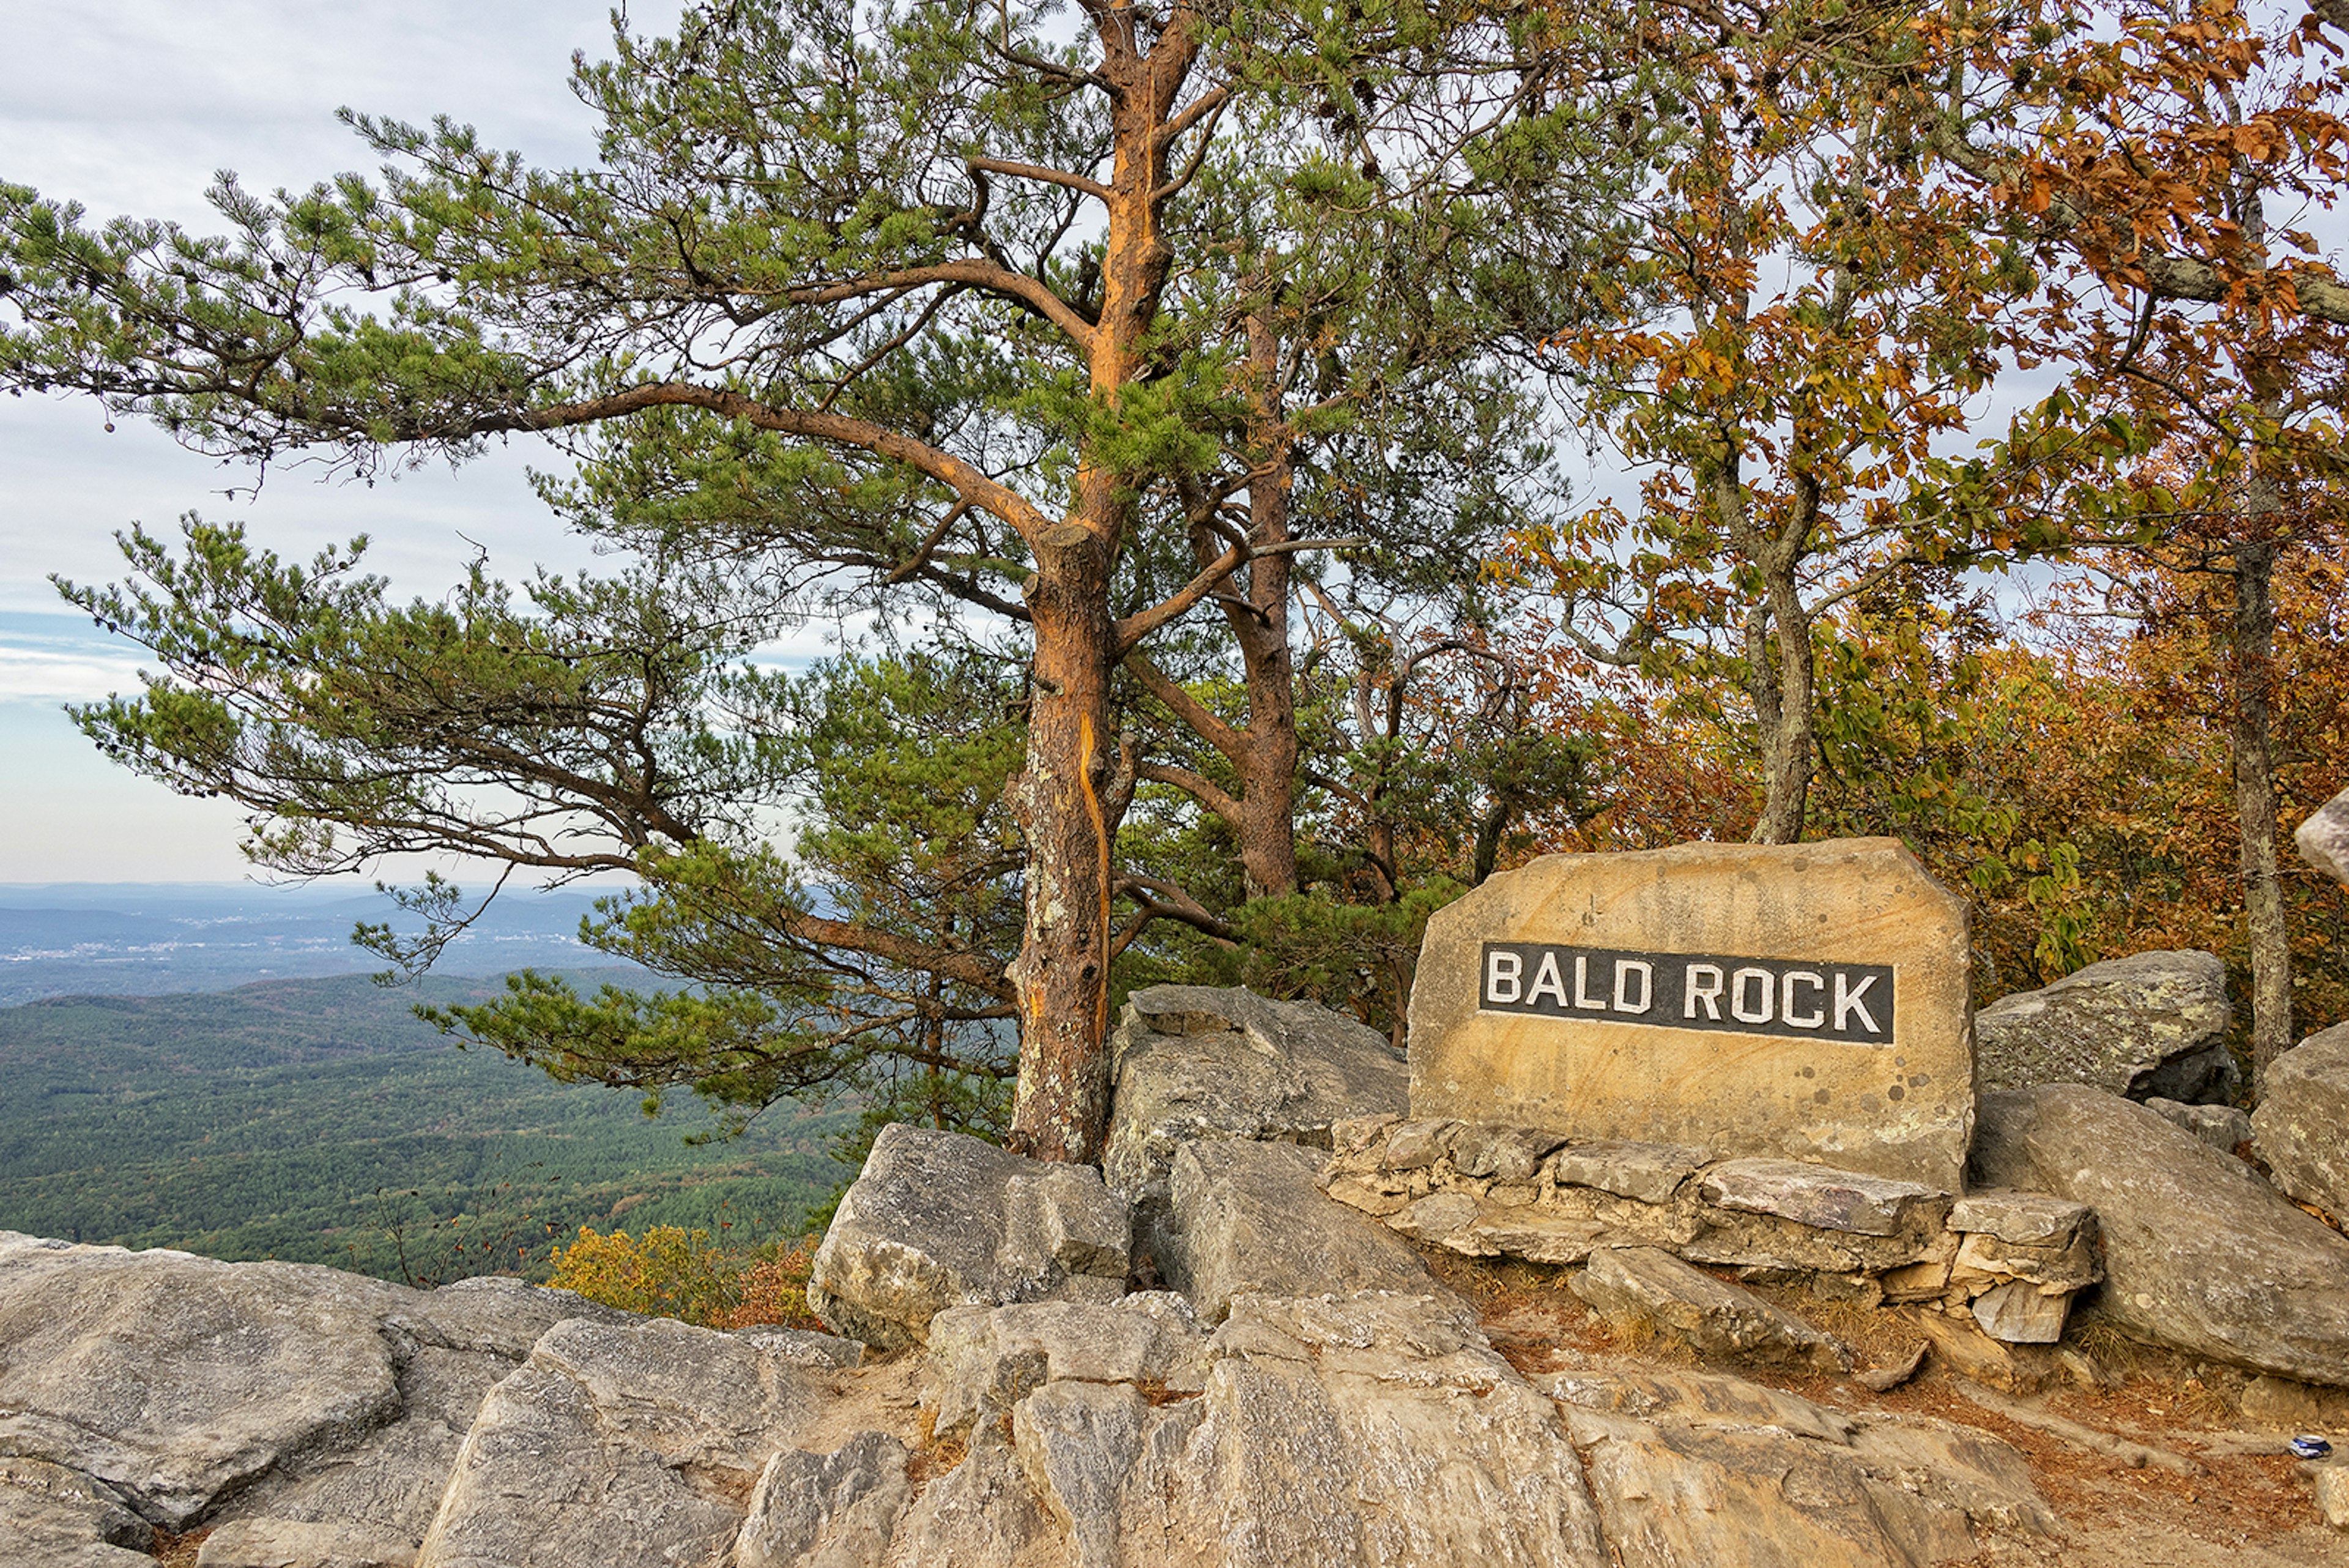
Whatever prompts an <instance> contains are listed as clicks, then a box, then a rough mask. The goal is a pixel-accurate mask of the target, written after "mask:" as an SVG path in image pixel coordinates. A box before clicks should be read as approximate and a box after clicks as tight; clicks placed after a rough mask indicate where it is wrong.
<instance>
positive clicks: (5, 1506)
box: [0, 1459, 155, 1568]
mask: <svg viewBox="0 0 2349 1568" xmlns="http://www.w3.org/2000/svg"><path fill="white" fill-rule="evenodd" d="M0 1543H5V1545H6V1547H7V1548H8V1549H9V1551H10V1552H12V1553H13V1555H10V1556H7V1557H5V1558H0V1561H5V1562H9V1563H24V1564H25V1565H26V1568H32V1565H33V1564H35V1563H39V1564H41V1565H42V1568H154V1562H155V1560H154V1558H153V1557H152V1556H150V1555H149V1553H150V1551H151V1550H152V1548H153V1547H154V1544H155V1532H154V1529H153V1527H151V1526H150V1525H149V1524H148V1522H147V1521H145V1520H143V1519H141V1518H140V1517H139V1515H138V1514H136V1513H134V1512H132V1511H131V1510H130V1507H129V1503H128V1502H127V1501H125V1500H124V1499H123V1497H122V1495H121V1494H120V1493H119V1492H117V1491H116V1490H114V1489H113V1488H111V1487H109V1486H108V1485H107V1484H106V1483H105V1482H103V1481H98V1480H92V1479H91V1478H89V1477H88V1476H86V1475H83V1474H82V1473H81V1472H80V1471H78V1470H70V1469H66V1468H65V1467H64V1466H62V1465H53V1464H50V1463H48V1462H47V1460H44V1459H0Z"/></svg>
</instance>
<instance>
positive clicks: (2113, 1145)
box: [1974, 1084, 2349, 1384]
mask: <svg viewBox="0 0 2349 1568" xmlns="http://www.w3.org/2000/svg"><path fill="white" fill-rule="evenodd" d="M1974 1158H1975V1165H1976V1168H1977V1170H1978V1172H1979V1174H1980V1175H1981V1177H1982V1179H1983V1181H1984V1182H1985V1183H1987V1184H1992V1185H2004V1186H2013V1187H2025V1188H2032V1189H2039V1190H2042V1191H2046V1192H2052V1193H2054V1194H2057V1195H2058V1196H2061V1197H2064V1198H2069V1199H2074V1200H2075V1201H2077V1202H2081V1203H2085V1204H2087V1205H2088V1206H2090V1207H2091V1208H2093V1209H2095V1211H2096V1219H2097V1223H2098V1225H2099V1227H2100V1228H2101V1230H2102V1232H2103V1236H2104V1249H2105V1254H2104V1266H2105V1284H2104V1288H2103V1289H2102V1291H2100V1292H2099V1293H2097V1295H2096V1296H2095V1303H2094V1310H2095V1313H2096V1314H2098V1315H2100V1316H2104V1317H2108V1318H2110V1319H2112V1320H2113V1321H2114V1322H2116V1323H2117V1324H2120V1325H2121V1326H2123V1327H2124V1328H2127V1329H2128V1330H2129V1331H2130V1332H2132V1333H2135V1334H2142V1335H2143V1336H2144V1337H2146V1338H2147V1339H2150V1340H2152V1341H2154V1342H2155V1343H2157V1344H2161V1345H2173V1346H2176V1347H2177V1348H2178V1349H2181V1350H2186V1351H2190V1352H2192V1353H2194V1354H2196V1355H2208V1356H2210V1357H2212V1358H2214V1359H2217V1360H2220V1361H2225V1362H2230V1363H2232V1364H2234V1365H2237V1366H2248V1367H2251V1368H2253V1369H2254V1370H2257V1371H2261V1372H2269V1373H2273V1374H2275V1375H2277V1376H2282V1377H2295V1378H2299V1379H2301V1380H2302V1381H2304V1382H2309V1383H2319V1384H2349V1239H2344V1238H2343V1237H2342V1236H2341V1235H2340V1234H2339V1233H2338V1232H2336V1231H2332V1230H2330V1229H2328V1228H2327V1227H2325V1226H2324V1225H2323V1224H2320V1223H2319V1222H2318V1221H2316V1220H2313V1219H2311V1218H2310V1217H2309V1216H2308V1215H2306V1214H2303V1213H2302V1212H2301V1211H2300V1210H2298V1209H2295V1208H2293V1207H2292V1204H2291V1202H2290V1201H2288V1200H2287V1199H2285V1198H2284V1197H2283V1196H2282V1194H2281V1193H2279V1192H2277V1191H2276V1189H2274V1188H2272V1187H2271V1186H2269V1185H2268V1184H2267V1183H2266V1182H2264V1181H2262V1180H2261V1179H2259V1177H2258V1176H2257V1175H2255V1174H2254V1173H2253V1172H2252V1171H2251V1168H2250V1167H2248V1166H2246V1165H2244V1164H2243V1163H2242V1161H2240V1160H2239V1159H2235V1158H2231V1157H2230V1156H2227V1155H2223V1154H2220V1152H2219V1151H2218V1150H2217V1149H2214V1148H2212V1147H2209V1145H2208V1144H2205V1143H2203V1142H2202V1141H2201V1140H2200V1139H2199V1138H2197V1137H2194V1136H2193V1135H2192V1134H2190V1133H2187V1132H2184V1131H2181V1130H2180V1129H2178V1128H2177V1127H2172V1126H2171V1125H2170V1124H2169V1123H2168V1122H2166V1121H2164V1120H2163V1119H2162V1118H2161V1117H2159V1116H2156V1115H2154V1113H2152V1112H2151V1111H2148V1110H2147V1109H2146V1108H2145V1107H2144V1106H2139V1105H2136V1104H2134V1103H2132V1102H2130V1101H2127V1100H2124V1099H2121V1098H2118V1097H2117V1096H2113V1095H2109V1094H2106V1093H2105V1092H2103V1091H2101V1090H2097V1089H2091V1088H2088V1087H2086V1086H2085V1085H2076V1084H2052V1085H2043V1086H2041V1087H2039V1088H2034V1089H2024V1090H2018V1091H2012V1092H2009V1093H2006V1094H2000V1095H1986V1096H1983V1099H1982V1136H1981V1138H1980V1140H1979V1142H1978V1143H1977V1145H1976V1147H1975V1151H1974Z"/></svg>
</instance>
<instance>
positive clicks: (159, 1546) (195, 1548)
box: [155, 1526, 212, 1568]
mask: <svg viewBox="0 0 2349 1568" xmlns="http://www.w3.org/2000/svg"><path fill="white" fill-rule="evenodd" d="M211 1533H212V1530H211V1528H210V1527H209V1526H207V1527H205V1528H204V1529H202V1530H191V1531H189V1532H187V1533H186V1534H185V1535H166V1534H164V1533H163V1532H161V1531H160V1530H159V1531H157V1532H155V1561H156V1562H158V1563H161V1564H162V1565H163V1568H196V1553H197V1552H202V1550H203V1549H204V1538H205V1537H206V1536H208V1535H210V1534H211Z"/></svg>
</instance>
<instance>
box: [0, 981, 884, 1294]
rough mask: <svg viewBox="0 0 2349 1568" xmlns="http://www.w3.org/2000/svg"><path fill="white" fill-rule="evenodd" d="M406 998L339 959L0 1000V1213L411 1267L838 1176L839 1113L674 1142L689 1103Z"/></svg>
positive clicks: (95, 1235) (384, 1274) (784, 1225)
mask: <svg viewBox="0 0 2349 1568" xmlns="http://www.w3.org/2000/svg"><path fill="white" fill-rule="evenodd" d="M583 978H585V979H586V980H588V981H591V982H592V981H594V980H596V979H599V978H602V977H599V976H596V975H595V974H594V973H593V971H589V973H588V974H586V975H585V976H584V977H583ZM494 989H495V985H494V982H483V981H442V980H433V981H426V982H425V994H426V995H427V996H429V997H431V998H433V999H436V1000H457V999H460V998H480V997H485V996H487V995H488V994H489V993H490V992H492V991H493V990H494ZM415 1000H416V998H415V996H414V995H413V994H412V993H410V992H387V991H385V990H383V989H381V988H378V987H377V986H375V985H373V984H371V983H370V982H369V981H368V980H367V977H366V976H364V975H347V976H342V977H339V978H335V979H316V980H289V981H267V982H264V983H261V984H256V985H249V986H245V987H243V988H240V989H238V990H234V991H227V992H213V993H210V994H205V995H199V996H163V997H135V998H133V997H62V998H57V999H54V1000H50V1001H47V1002H34V1003H31V1004H28V1005H26V1006H20V1007H12V1008H6V1009H0V1075H5V1077H6V1079H7V1083H8V1092H7V1094H6V1095H5V1096H0V1228H6V1229H12V1230H19V1231H29V1232H31V1233H33V1234H36V1235H43V1236H55V1237H59V1238H62V1239H65V1240H67V1241H93V1242H108V1243H112V1244H116V1245H120V1246H129V1247H153V1246H160V1247H176V1248H179V1249H181V1250H183V1251H196V1252H201V1253H203V1254H205V1255H207V1256H211V1257H216V1258H223V1259H228V1260H231V1261H242V1260H252V1259H262V1258H276V1259H281V1260H283V1261H285V1262H306V1263H329V1264H333V1265H335V1266H336V1267H338V1268H345V1269H353V1270H357V1272H362V1273H369V1274H375V1275H378V1276H379V1277H381V1278H385V1279H391V1280H398V1281H402V1282H407V1283H411V1284H423V1285H429V1284H437V1283H442V1282H447V1281H450V1280H453V1279H460V1278H465V1277H469V1276H471V1275H474V1274H481V1273H492V1272H517V1273H523V1274H525V1275H529V1276H533V1277H536V1278H540V1279H543V1278H544V1277H545V1273H546V1266H547V1263H548V1260H549V1257H550V1253H551V1251H552V1249H553V1248H554V1247H556V1246H558V1245H562V1244H564V1243H567V1242H569V1241H572V1240H573V1239H574V1236H575V1235H576V1233H577V1231H578V1228H579V1227H580V1226H582V1225H593V1226H595V1227H596V1228H597V1229H599V1230H603V1231H615V1230H619V1229H622V1228H626V1229H627V1230H629V1231H637V1232H641V1231H643V1230H645V1229H647V1228H649V1227H652V1226H657V1225H673V1226H679V1227H682V1228H685V1229H687V1230H688V1231H690V1230H695V1229H698V1230H703V1231H708V1232H709V1234H710V1235H711V1237H712V1238H713V1239H715V1240H716V1241H719V1242H721V1243H722V1242H725V1241H729V1240H730V1239H731V1238H734V1237H738V1236H739V1237H740V1238H741V1239H742V1241H745V1242H746V1243H747V1242H748V1241H750V1240H751V1239H753V1238H759V1239H764V1238H766V1237H770V1236H775V1235H784V1236H795V1235H797V1233H798V1229H799V1227H800V1226H801V1224H802V1221H803V1220H804V1218H805V1216H806V1215H807V1213H808V1212H809V1210H812V1209H819V1208H821V1207H822V1206H823V1203H824V1202H825V1200H826V1199H827V1198H828V1197H829V1196H830V1194H831V1193H832V1191H833V1189H834V1188H835V1187H836V1186H837V1185H838V1184H839V1182H840V1181H841V1180H842V1179H843V1177H844V1176H845V1175H846V1174H847V1172H845V1171H844V1170H843V1168H841V1167H839V1166H838V1165H837V1164H835V1163H834V1162H833V1160H832V1158H830V1156H829V1153H828V1150H827V1142H828V1140H829V1139H830V1138H831V1137H834V1136H836V1135H837V1134H838V1133H839V1132H840V1131H841V1130H842V1127H841V1123H842V1122H843V1120H847V1121H851V1122H853V1120H854V1116H853V1115H852V1116H846V1117H843V1116H838V1115H835V1116H829V1117H827V1116H821V1115H799V1114H793V1108H792V1107H785V1108H784V1109H783V1110H781V1111H779V1112H776V1113H773V1114H771V1116H768V1117H766V1118H763V1119H761V1121H760V1122H759V1123H758V1124H757V1125H756V1126H755V1127H751V1128H750V1129H749V1130H747V1131H746V1132H745V1133H744V1134H743V1135H742V1136H740V1137H738V1138H736V1139H734V1140H732V1141H730V1142H714V1143H702V1144H694V1143H689V1142H688V1138H689V1137H692V1136H693V1135H695V1134H697V1133H707V1132H708V1131H709V1123H710V1118H709V1116H707V1115H706V1114H703V1113H701V1112H699V1111H698V1108H697V1107H696V1106H693V1105H692V1104H690V1103H689V1102H688V1104H686V1105H684V1106H679V1107H678V1109H677V1111H676V1112H675V1113H674V1114H669V1115H664V1116H660V1117H659V1118H657V1119H651V1120H648V1119H647V1118H646V1117H645V1116H644V1115H643V1114H642V1112H641V1110H640V1108H639V1106H638V1103H637V1096H626V1095H619V1096H616V1095H614V1094H612V1093H611V1092H610V1091H608V1090H605V1089H602V1088H598V1087H595V1086H594V1085H575V1086H566V1085H557V1084H555V1083H553V1082H551V1081H550V1080H549V1079H548V1078H547V1077H546V1076H545V1075H543V1074H542V1073H539V1072H537V1071H535V1070H533V1069H532V1068H529V1067H525V1066H523V1065H521V1064H516V1063H512V1062H509V1061H507V1060H505V1059H504V1058H503V1057H501V1056H499V1055H497V1054H494V1053H483V1052H472V1053H460V1052H458V1051H456V1050H453V1049H451V1048H450V1045H449V1044H448V1043H447V1042H446V1041H444V1040H442V1039H441V1038H440V1036H439V1035H437V1034H436V1033H434V1032H433V1031H432V1030H430V1029H429V1028H427V1027H426V1026H425V1025H423V1024H422V1023H419V1022H418V1021H417V1020H416V1019H415V1018H414V1017H413V1016H412V1015H411V1013H410V1012H409V1007H410V1005H411V1003H412V1002H414V1001H415Z"/></svg>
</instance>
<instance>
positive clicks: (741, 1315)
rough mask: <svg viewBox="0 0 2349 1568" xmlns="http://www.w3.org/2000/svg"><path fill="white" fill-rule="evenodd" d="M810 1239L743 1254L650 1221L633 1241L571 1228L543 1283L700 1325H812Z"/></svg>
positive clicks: (705, 1235) (704, 1234)
mask: <svg viewBox="0 0 2349 1568" xmlns="http://www.w3.org/2000/svg"><path fill="white" fill-rule="evenodd" d="M814 1260H815V1238H814V1237H812V1236H811V1237H808V1238H806V1239H805V1240H803V1241H801V1242H800V1243H799V1244H798V1245H797V1246H795V1247H792V1248H790V1249H787V1250H778V1249H777V1248H776V1247H775V1246H774V1245H773V1244H770V1245H769V1246H768V1247H766V1248H763V1249H761V1250H760V1251H755V1252H750V1253H747V1254H745V1253H738V1252H730V1251H723V1250H721V1249H720V1248H719V1247H718V1246H716V1245H715V1244H713V1243H712V1242H711V1241H710V1239H709V1231H702V1230H694V1231H688V1230H686V1229H684V1228H683V1227H682V1226H678V1225H656V1226H654V1227H653V1228H652V1229H651V1230H649V1231H646V1232H645V1233H644V1235H643V1236H642V1237H641V1238H638V1237H634V1236H630V1235H629V1234H628V1233H627V1232H626V1231H613V1232H612V1233H611V1234H609V1235H604V1234H602V1233H600V1232H598V1231H596V1230H595V1228H594V1227H592V1226H587V1225H582V1226H581V1227H579V1239H578V1240H577V1241H574V1242H573V1243H572V1244H571V1245H570V1246H568V1247H562V1248H558V1249H556V1251H555V1253H554V1273H553V1275H552V1276H551V1277H550V1278H549V1279H548V1281H547V1283H549V1284H551V1285H553V1286H554V1287H556V1288H557V1289H559V1290H566V1291H576V1292H577V1293H579V1294H581V1295H583V1296H585V1297H586V1298H587V1299H588V1300H589V1301H592V1302H601V1303H604V1304H605V1306H615V1307H618V1308H620V1309H622V1310H623V1311H626V1312H634V1313H643V1314H646V1315H647V1316H649V1317H674V1318H681V1319H683V1320H684V1321H685V1322H687V1323H690V1324H699V1325H700V1326H702V1327H703V1328H747V1327H750V1325H752V1324H787V1325H789V1326H791V1327H794V1328H815V1327H820V1326H821V1324H818V1323H817V1322H816V1320H815V1317H814V1314H812V1313H810V1312H809V1311H808V1305H807V1280H808V1271H809V1269H810V1268H811V1267H812V1265H813V1263H814Z"/></svg>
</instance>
